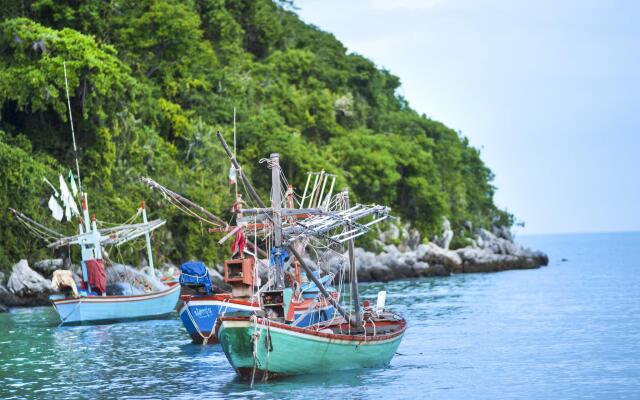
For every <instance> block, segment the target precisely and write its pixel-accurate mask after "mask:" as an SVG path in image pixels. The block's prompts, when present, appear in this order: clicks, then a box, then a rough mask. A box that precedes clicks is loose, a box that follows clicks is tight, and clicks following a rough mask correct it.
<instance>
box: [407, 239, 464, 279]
mask: <svg viewBox="0 0 640 400" xmlns="http://www.w3.org/2000/svg"><path fill="white" fill-rule="evenodd" d="M416 256H417V257H418V259H419V260H420V261H424V262H426V263H428V264H429V265H430V266H432V267H435V266H438V267H442V268H444V269H446V270H447V271H449V273H452V272H454V273H455V272H461V270H460V269H461V266H462V260H461V259H460V256H459V255H458V254H457V253H456V252H455V251H451V250H445V249H443V248H441V247H440V246H438V245H436V244H435V243H431V242H430V243H427V244H421V245H420V246H418V249H417V250H416ZM447 275H448V274H447Z"/></svg>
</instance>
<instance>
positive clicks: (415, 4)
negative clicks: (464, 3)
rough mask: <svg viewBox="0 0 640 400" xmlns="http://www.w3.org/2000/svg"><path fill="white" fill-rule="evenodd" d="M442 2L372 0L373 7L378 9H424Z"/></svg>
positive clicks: (433, 0)
mask: <svg viewBox="0 0 640 400" xmlns="http://www.w3.org/2000/svg"><path fill="white" fill-rule="evenodd" d="M442 2H443V0H370V3H371V7H373V8H374V9H376V10H397V9H406V10H424V9H428V8H433V7H435V6H437V5H438V4H440V3H442Z"/></svg>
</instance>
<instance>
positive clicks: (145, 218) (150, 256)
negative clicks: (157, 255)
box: [140, 200, 156, 277]
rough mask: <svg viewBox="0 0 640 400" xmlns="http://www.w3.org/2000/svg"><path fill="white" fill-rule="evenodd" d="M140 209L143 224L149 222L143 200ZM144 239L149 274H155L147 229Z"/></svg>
mask: <svg viewBox="0 0 640 400" xmlns="http://www.w3.org/2000/svg"><path fill="white" fill-rule="evenodd" d="M140 209H141V210H142V222H144V223H145V224H146V223H147V222H149V221H148V220H147V207H146V206H145V204H144V200H143V201H142V203H140ZM144 240H145V242H146V243H147V257H148V258H149V268H150V269H151V276H153V277H155V276H156V270H155V268H154V267H153V252H152V251H151V235H150V234H149V231H145V232H144Z"/></svg>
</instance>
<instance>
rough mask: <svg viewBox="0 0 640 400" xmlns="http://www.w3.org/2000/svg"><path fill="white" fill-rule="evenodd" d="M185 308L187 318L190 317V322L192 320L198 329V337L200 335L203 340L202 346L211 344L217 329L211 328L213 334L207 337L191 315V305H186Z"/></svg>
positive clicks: (210, 333)
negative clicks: (210, 340) (210, 341)
mask: <svg viewBox="0 0 640 400" xmlns="http://www.w3.org/2000/svg"><path fill="white" fill-rule="evenodd" d="M185 307H187V316H189V320H191V323H192V324H193V327H194V328H196V332H198V335H200V337H201V338H202V344H203V345H207V344H208V343H209V339H211V337H212V336H213V335H214V334H215V329H213V328H211V332H209V335H208V336H205V335H204V334H203V333H202V331H201V330H200V327H199V326H198V324H197V323H196V321H195V319H194V318H193V315H191V307H189V303H187V304H185Z"/></svg>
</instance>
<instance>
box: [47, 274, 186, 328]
mask: <svg viewBox="0 0 640 400" xmlns="http://www.w3.org/2000/svg"><path fill="white" fill-rule="evenodd" d="M179 296H180V285H178V284H174V285H172V286H170V287H169V288H167V289H166V290H163V291H159V292H153V293H147V294H142V295H136V296H91V297H80V298H61V299H52V301H51V302H52V303H53V307H54V308H55V310H56V311H57V312H58V315H59V316H60V320H61V321H62V324H64V325H72V324H85V323H86V324H96V323H98V324H99V323H108V322H118V321H126V320H132V319H154V318H161V317H164V316H166V315H168V314H170V313H171V312H172V311H173V310H174V309H175V307H176V304H177V302H178V297H179Z"/></svg>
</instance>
